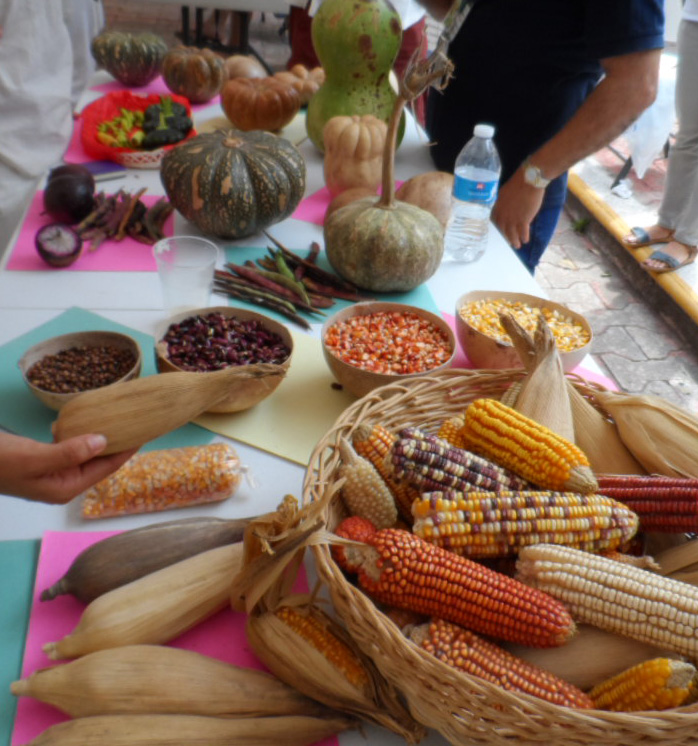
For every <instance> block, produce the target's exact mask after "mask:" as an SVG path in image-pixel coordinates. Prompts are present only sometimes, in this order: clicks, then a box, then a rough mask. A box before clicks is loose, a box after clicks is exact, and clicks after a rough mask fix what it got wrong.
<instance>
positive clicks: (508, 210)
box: [492, 169, 545, 249]
mask: <svg viewBox="0 0 698 746" xmlns="http://www.w3.org/2000/svg"><path fill="white" fill-rule="evenodd" d="M544 196H545V190H544V189H538V188H537V187H534V186H531V185H530V184H527V183H526V181H525V180H524V177H523V170H522V169H519V170H518V171H516V172H515V173H514V175H513V176H512V177H511V178H510V179H509V180H508V181H507V182H506V184H504V185H503V186H502V187H501V188H500V190H499V195H498V196H497V201H496V202H495V205H494V209H493V210H492V222H493V223H494V224H495V225H496V226H497V228H499V230H500V232H501V234H502V235H503V236H504V238H505V239H506V240H507V242H508V243H509V245H510V246H511V247H512V248H513V249H520V248H521V247H522V246H523V245H524V244H526V243H528V241H529V238H530V228H531V222H532V221H533V218H535V216H536V215H537V214H538V211H539V210H540V207H541V205H542V204H543V197H544Z"/></svg>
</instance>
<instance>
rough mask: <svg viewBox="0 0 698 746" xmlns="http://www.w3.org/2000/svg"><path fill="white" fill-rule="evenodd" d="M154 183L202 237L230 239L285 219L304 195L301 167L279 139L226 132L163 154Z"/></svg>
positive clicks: (294, 152) (299, 157)
mask: <svg viewBox="0 0 698 746" xmlns="http://www.w3.org/2000/svg"><path fill="white" fill-rule="evenodd" d="M160 179H161V181H162V184H163V186H164V188H165V193H166V194H167V196H168V198H169V200H170V202H171V203H172V205H173V206H174V207H175V209H176V210H178V211H179V212H180V213H181V214H182V215H183V216H184V217H185V218H186V219H187V220H189V221H191V222H192V223H193V224H194V225H195V226H196V227H197V228H198V229H199V230H200V231H201V232H202V233H205V234H206V235H210V236H215V237H217V238H226V239H236V238H244V237H245V236H251V235H254V234H256V233H259V232H260V231H262V230H264V229H265V228H267V227H268V226H270V225H272V224H274V223H278V222H279V221H281V220H284V219H285V218H287V217H289V216H290V215H291V213H292V212H293V211H294V210H295V209H296V207H297V206H298V203H299V202H300V201H301V199H302V198H303V194H304V193H305V179H306V165H305V160H304V159H303V156H302V155H301V154H300V152H299V151H298V150H297V149H296V147H295V146H294V145H292V144H291V143H290V142H289V141H288V140H286V139H284V138H282V137H278V136H277V135H273V134H271V133H270V132H264V131H262V130H255V131H252V132H242V131H240V130H235V129H227V130H217V131H216V132H210V133H204V134H200V135H196V136H195V137H192V138H190V139H189V140H185V141H184V142H182V143H180V144H179V145H177V146H176V147H174V148H173V149H172V150H170V151H169V152H167V153H166V154H165V156H164V157H163V159H162V163H161V165H160Z"/></svg>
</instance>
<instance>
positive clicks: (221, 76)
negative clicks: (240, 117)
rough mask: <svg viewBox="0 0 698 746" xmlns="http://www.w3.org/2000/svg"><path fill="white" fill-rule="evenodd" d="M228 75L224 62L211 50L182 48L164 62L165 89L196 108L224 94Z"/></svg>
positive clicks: (177, 49) (173, 50) (170, 54)
mask: <svg viewBox="0 0 698 746" xmlns="http://www.w3.org/2000/svg"><path fill="white" fill-rule="evenodd" d="M227 75H228V74H227V73H226V71H225V65H224V64H223V58H222V57H219V56H218V55H217V54H216V53H215V52H212V51H211V50H210V49H199V48H198V47H185V46H179V47H175V48H174V49H170V51H169V52H168V53H167V54H166V55H165V59H164V60H163V61H162V79H163V80H164V81H165V85H166V86H167V87H168V88H169V89H170V90H171V91H172V93H176V94H177V95H179V96H184V97H185V98H188V99H189V101H191V102H192V103H193V104H203V103H205V102H206V101H210V100H211V99H212V98H213V97H214V96H216V95H217V94H218V93H220V91H221V88H222V87H223V83H225V82H226V80H227Z"/></svg>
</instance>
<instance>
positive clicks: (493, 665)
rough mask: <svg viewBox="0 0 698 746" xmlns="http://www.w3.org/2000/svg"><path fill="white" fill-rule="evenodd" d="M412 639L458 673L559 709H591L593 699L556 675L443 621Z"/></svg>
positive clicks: (420, 629) (412, 634)
mask: <svg viewBox="0 0 698 746" xmlns="http://www.w3.org/2000/svg"><path fill="white" fill-rule="evenodd" d="M409 636H410V639H411V640H413V641H414V642H416V643H417V644H418V645H419V646H420V647H422V648H423V649H424V650H426V651H427V652H428V653H431V654H432V655H434V656H435V657H436V658H438V659H439V660H440V661H443V662H444V663H446V664H447V665H449V666H451V667H453V668H456V669H457V670H458V671H462V672H463V673H467V674H470V675H471V676H476V677H477V678H480V679H484V680H485V681H489V682H490V683H491V684H497V685H498V686H501V687H502V688H504V689H506V690H507V691H510V692H520V693H523V694H530V695H531V696H533V697H538V698H539V699H544V700H545V701H546V702H551V703H553V704H556V705H564V706H566V707H577V708H583V709H591V708H592V707H593V706H594V705H593V703H592V701H591V699H590V698H589V697H588V696H587V695H586V694H584V692H583V691H582V690H581V689H578V688H577V687H576V686H573V685H572V684H568V683H567V682H566V681H563V680H562V679H561V678H559V677H558V676H555V674H552V673H549V672H548V671H544V670H543V669H542V668H539V667H538V666H534V665H533V664H532V663H528V662H526V661H524V660H522V659H521V658H517V657H516V656H515V655H512V654H511V653H509V652H507V651H506V650H504V649H503V648H500V647H499V646H498V645H495V644H494V643H492V642H488V641H487V640H484V639H483V638H481V637H479V636H478V635H476V634H475V633H474V632H471V631H470V630H467V629H464V628H463V627H459V626H458V625H456V624H453V623H451V622H447V621H445V620H443V619H434V620H432V621H431V623H429V624H423V625H420V626H419V627H415V628H414V629H413V630H411V632H410V635H409Z"/></svg>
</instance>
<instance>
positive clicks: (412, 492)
mask: <svg viewBox="0 0 698 746" xmlns="http://www.w3.org/2000/svg"><path fill="white" fill-rule="evenodd" d="M396 440H397V435H395V434H393V433H391V432H390V431H389V430H388V429H387V428H386V427H384V426H383V425H381V424H375V425H369V424H368V423H361V424H360V425H359V426H358V427H357V428H356V430H354V433H353V434H352V443H353V445H354V449H355V450H356V452H357V453H358V454H359V456H363V457H364V458H365V459H368V460H369V461H370V462H371V463H372V464H373V466H374V467H375V468H376V470H377V471H378V473H379V474H380V475H381V476H382V477H383V480H384V482H385V483H386V484H387V485H388V489H389V490H390V492H391V493H392V495H393V498H394V499H395V505H396V506H397V509H398V511H399V512H400V516H401V517H402V519H403V520H405V521H406V522H407V523H408V525H410V526H411V525H412V503H413V502H414V500H415V499H416V498H417V497H419V491H418V490H416V489H415V488H414V487H411V486H410V485H409V484H408V483H407V482H403V481H398V480H397V479H396V478H395V475H394V473H393V467H392V464H391V462H390V451H391V449H392V447H393V444H394V443H395V441H396Z"/></svg>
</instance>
